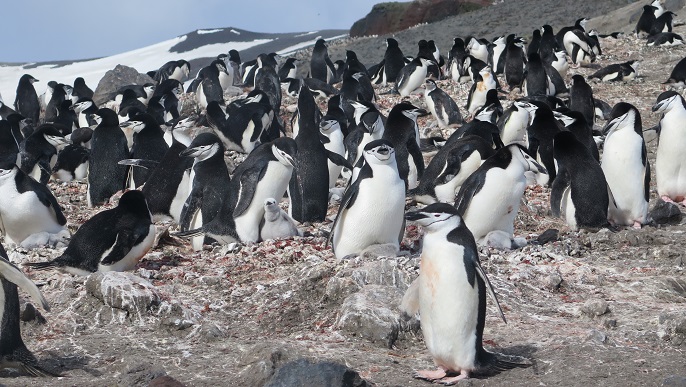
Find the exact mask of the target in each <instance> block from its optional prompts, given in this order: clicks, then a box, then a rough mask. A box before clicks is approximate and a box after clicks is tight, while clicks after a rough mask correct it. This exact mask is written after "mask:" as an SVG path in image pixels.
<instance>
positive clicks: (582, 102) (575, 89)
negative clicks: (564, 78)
mask: <svg viewBox="0 0 686 387" xmlns="http://www.w3.org/2000/svg"><path fill="white" fill-rule="evenodd" d="M569 109H570V110H576V111H578V112H580V113H582V114H583V115H584V119H585V120H586V124H588V126H589V127H590V128H591V129H592V128H593V125H594V124H595V100H594V99H593V89H592V88H591V86H590V85H589V84H588V83H586V80H585V79H584V77H583V76H582V75H579V74H576V75H574V76H572V86H571V87H570V88H569Z"/></svg>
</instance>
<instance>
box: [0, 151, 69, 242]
mask: <svg viewBox="0 0 686 387" xmlns="http://www.w3.org/2000/svg"><path fill="white" fill-rule="evenodd" d="M0 197H2V200H0V233H1V234H4V235H5V240H6V241H7V242H8V243H14V244H17V245H23V246H27V247H28V246H29V245H32V244H33V241H31V242H29V241H28V240H27V239H28V238H29V237H31V236H32V235H34V234H39V233H47V234H49V235H48V236H47V237H48V239H49V241H46V242H50V244H53V243H52V241H54V240H56V239H55V237H57V238H59V237H61V235H63V234H64V233H66V234H67V235H68V231H67V228H66V224H67V219H66V218H65V217H64V215H63V214H62V209H61V208H60V206H59V204H57V200H56V199H55V196H54V195H53V194H52V192H51V191H50V189H49V188H48V187H47V186H46V185H43V184H40V183H38V182H37V181H35V180H33V179H32V178H31V177H30V176H28V175H27V174H26V173H24V172H23V171H21V170H20V169H19V168H18V167H17V166H16V165H15V164H14V162H13V161H4V162H2V163H0ZM53 235H54V236H55V237H53Z"/></svg>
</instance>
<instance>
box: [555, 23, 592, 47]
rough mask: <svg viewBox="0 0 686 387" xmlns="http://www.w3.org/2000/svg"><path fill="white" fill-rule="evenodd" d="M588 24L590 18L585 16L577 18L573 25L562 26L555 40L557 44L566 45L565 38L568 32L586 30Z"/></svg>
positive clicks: (559, 45)
mask: <svg viewBox="0 0 686 387" xmlns="http://www.w3.org/2000/svg"><path fill="white" fill-rule="evenodd" d="M586 24H588V19H586V18H585V17H584V18H580V19H576V21H575V22H574V25H573V26H568V27H562V28H560V30H559V31H557V34H555V40H556V41H557V46H558V47H564V46H565V44H564V38H565V35H566V34H567V32H569V31H574V30H578V31H581V32H586Z"/></svg>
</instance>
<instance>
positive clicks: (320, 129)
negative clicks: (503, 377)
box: [0, 0, 686, 384]
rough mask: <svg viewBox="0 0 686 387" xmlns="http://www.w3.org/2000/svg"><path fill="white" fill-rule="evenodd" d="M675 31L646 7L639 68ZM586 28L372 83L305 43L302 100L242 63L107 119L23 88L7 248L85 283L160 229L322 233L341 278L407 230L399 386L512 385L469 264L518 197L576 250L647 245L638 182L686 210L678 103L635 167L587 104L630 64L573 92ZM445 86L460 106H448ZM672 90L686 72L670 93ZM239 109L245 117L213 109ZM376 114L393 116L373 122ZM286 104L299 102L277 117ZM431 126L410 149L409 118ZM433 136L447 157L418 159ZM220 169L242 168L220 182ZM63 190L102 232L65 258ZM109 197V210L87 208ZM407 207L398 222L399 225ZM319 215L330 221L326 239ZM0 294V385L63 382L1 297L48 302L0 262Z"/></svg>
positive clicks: (160, 81)
mask: <svg viewBox="0 0 686 387" xmlns="http://www.w3.org/2000/svg"><path fill="white" fill-rule="evenodd" d="M673 16H674V14H673V13H671V12H669V11H665V10H664V9H662V7H661V5H660V3H659V1H658V0H656V1H654V2H652V3H651V4H650V5H646V6H645V7H644V8H643V14H642V16H641V18H640V20H639V21H638V23H637V25H636V30H635V32H636V35H637V37H647V44H648V45H650V46H665V47H671V46H675V45H678V44H682V43H683V41H682V39H681V37H680V36H678V35H677V34H675V33H673V32H672V20H673ZM585 25H586V19H579V20H577V21H576V23H575V24H574V26H569V27H565V28H562V29H560V30H559V31H558V32H557V33H554V31H553V28H552V27H551V26H549V25H545V26H542V27H541V28H540V29H537V30H534V31H533V38H532V39H531V40H530V41H528V39H526V38H524V37H520V36H515V35H509V36H506V37H505V36H499V37H496V38H495V39H493V40H492V41H488V40H486V39H480V38H476V37H467V38H465V39H462V38H455V41H454V45H453V47H452V48H451V49H450V50H449V55H448V58H447V60H446V59H445V58H444V57H443V56H442V55H441V54H440V53H439V50H438V48H437V47H436V45H435V43H434V42H433V41H425V40H422V41H420V42H419V43H418V46H419V52H418V54H417V56H416V57H408V56H405V55H404V53H403V52H402V51H401V50H400V48H399V47H398V42H397V41H396V40H395V39H393V38H388V39H387V49H386V52H385V55H384V59H383V61H382V62H381V63H378V64H372V65H371V66H369V67H366V66H365V65H364V64H362V61H361V59H362V58H358V57H357V55H356V54H355V53H354V52H352V51H348V52H347V53H346V58H345V60H339V61H336V62H333V61H332V59H331V58H330V57H329V55H328V50H327V44H326V42H325V41H324V40H322V39H319V40H317V42H316V43H315V45H314V49H313V53H312V57H311V61H310V63H309V72H308V74H307V77H304V78H298V77H299V75H298V74H299V72H298V66H301V65H303V63H298V61H297V60H295V58H280V57H279V56H277V55H276V54H273V53H272V54H261V55H259V56H258V57H257V58H255V60H253V61H248V62H242V61H241V58H240V54H239V53H238V52H237V51H235V50H231V52H229V53H228V54H220V55H218V57H217V59H216V60H214V61H213V62H212V63H210V64H209V65H208V66H206V67H204V68H202V69H200V70H199V71H198V72H197V76H196V77H195V78H193V77H192V76H191V75H192V73H191V68H190V64H189V63H188V62H187V61H185V60H178V61H172V62H168V63H165V64H163V65H162V66H161V67H160V68H159V69H158V70H156V71H151V72H150V73H149V75H151V77H152V78H153V79H154V80H155V83H149V84H144V85H122V87H121V88H120V89H119V90H118V91H117V92H116V93H114V94H112V95H111V101H110V102H108V103H106V104H104V105H102V106H97V105H96V104H95V102H94V101H93V100H92V97H93V92H92V90H90V88H89V87H88V86H87V85H86V84H85V82H84V81H83V79H82V78H77V79H76V80H74V85H73V86H71V85H66V84H61V83H57V82H54V81H50V82H48V83H47V89H46V91H45V93H44V94H43V95H41V96H40V97H39V95H38V93H37V92H36V89H35V84H36V83H37V82H40V81H39V80H37V79H35V78H33V77H32V76H31V75H29V74H25V75H23V76H22V77H21V78H20V79H19V81H18V87H17V94H16V95H17V97H16V101H15V103H14V105H13V108H14V109H12V108H10V107H9V106H7V105H5V104H4V103H2V105H0V116H1V118H2V120H0V197H2V200H1V201H0V232H1V233H2V236H3V238H4V243H5V244H9V245H13V246H14V245H16V246H21V247H25V248H32V247H37V246H45V245H48V246H51V247H55V246H59V245H66V249H65V250H64V251H63V252H62V253H61V254H55V256H54V257H53V259H51V260H48V261H46V262H33V263H24V264H23V266H24V267H30V268H33V269H34V270H48V269H58V270H61V271H64V272H67V273H71V274H75V275H89V274H90V273H93V272H96V271H127V270H133V269H135V267H136V265H137V264H138V262H139V261H140V260H141V259H142V258H143V257H144V256H145V255H146V253H147V252H148V251H150V249H151V248H152V247H153V244H154V239H155V234H156V227H155V223H154V222H155V221H167V222H173V223H174V224H176V225H178V227H179V232H178V233H176V235H177V236H180V237H184V238H193V241H192V245H193V248H194V249H196V250H199V249H202V246H203V244H224V245H227V244H238V243H243V244H248V243H259V242H261V241H264V240H267V239H276V238H293V237H302V236H303V235H305V236H307V234H308V232H306V231H304V230H305V227H304V225H309V224H311V223H319V224H320V225H321V227H322V229H325V232H326V233H328V236H329V237H328V241H327V244H330V245H331V248H332V251H333V254H334V255H335V257H336V258H337V259H347V258H351V257H354V256H358V255H360V254H361V253H362V252H364V251H365V249H367V248H369V247H371V246H374V245H388V246H390V247H391V248H392V249H393V250H394V251H395V252H396V253H398V252H399V251H400V249H401V241H402V238H403V235H404V230H405V226H406V221H409V222H414V223H416V224H417V225H419V226H421V227H422V228H423V230H424V237H423V241H422V244H423V247H422V252H421V269H420V275H419V277H418V279H417V280H416V281H415V282H414V283H413V284H412V286H410V288H409V289H408V291H407V293H406V294H405V296H404V297H403V300H402V307H401V308H402V309H403V311H404V312H406V313H407V314H410V315H413V314H415V313H419V315H420V317H421V327H422V331H423V334H424V339H425V342H426V345H427V347H428V350H429V353H430V354H431V356H432V358H433V359H434V361H435V363H436V366H437V367H438V369H437V370H435V371H432V370H423V371H417V373H416V374H415V377H417V378H421V379H426V380H429V381H433V382H437V383H442V384H454V383H456V382H457V381H458V380H460V379H464V378H467V377H470V376H476V375H491V374H495V373H498V372H501V371H504V370H507V369H511V368H515V367H528V366H529V365H531V363H530V362H528V361H527V360H526V359H522V358H517V357H512V356H510V357H508V356H505V355H501V354H497V353H491V352H488V351H486V350H485V349H484V348H483V345H482V340H483V330H484V323H485V313H486V299H487V296H489V297H490V298H491V299H492V301H493V302H494V303H495V304H496V306H497V309H498V311H499V312H500V315H501V317H502V319H503V321H505V315H504V314H503V312H502V310H501V309H500V306H499V305H498V300H497V296H496V294H495V292H494V290H493V287H492V286H491V284H490V281H489V280H488V277H487V275H486V273H485V271H484V269H483V268H482V267H481V265H480V263H479V253H478V246H490V247H494V248H501V249H516V248H520V247H522V246H523V245H525V244H526V243H527V242H526V239H524V238H520V237H516V236H515V231H516V230H515V218H516V216H517V213H518V208H519V205H520V202H521V200H522V197H523V195H524V192H525V189H526V187H527V185H528V186H532V185H536V184H540V185H546V186H548V187H550V198H549V199H550V210H551V214H552V216H555V217H560V218H562V219H564V220H565V222H566V223H567V225H568V226H569V227H570V228H571V229H573V230H576V229H579V228H588V229H593V230H596V229H599V228H603V227H608V228H611V229H613V230H615V229H617V228H620V227H626V226H628V227H634V228H640V227H642V226H643V225H648V224H651V219H650V217H649V216H648V201H649V199H650V198H649V187H650V183H651V182H650V170H651V167H653V168H655V175H656V180H657V181H656V186H657V193H658V195H659V197H660V198H661V199H662V200H664V201H666V202H671V203H678V204H681V205H686V156H684V153H683V149H684V144H683V142H684V139H685V138H686V101H685V100H684V98H683V97H682V96H681V94H679V93H678V92H677V91H674V90H667V91H665V92H663V93H662V94H660V95H659V96H658V98H657V101H656V103H655V105H654V106H653V107H652V110H653V111H654V112H657V113H660V114H662V118H661V120H660V123H659V128H658V136H659V145H658V148H657V158H656V162H655V165H654V166H651V165H650V163H649V162H648V159H647V151H646V143H645V141H644V139H643V131H644V129H643V127H642V120H641V116H640V113H639V110H638V109H637V107H636V106H633V105H631V104H629V103H626V102H620V103H617V104H616V105H615V106H614V107H609V106H606V105H607V104H606V103H604V102H603V101H601V100H599V99H597V98H594V96H593V84H594V82H631V81H633V80H635V79H637V77H639V74H638V61H636V60H629V61H627V62H624V63H613V64H608V65H607V66H605V67H602V68H600V69H599V70H598V71H596V72H595V73H593V74H592V75H590V76H589V77H588V78H584V77H583V76H581V75H574V76H572V77H570V76H568V74H567V71H568V69H569V68H570V67H574V68H575V67H579V66H588V65H590V64H591V63H594V62H596V61H598V62H601V60H602V51H601V47H600V43H599V42H600V41H599V39H598V37H599V35H598V33H597V31H587V30H586V29H585ZM611 38H616V35H612V36H611V37H608V39H611ZM443 82H459V83H465V82H467V83H471V88H470V90H469V93H468V95H466V96H465V99H464V100H461V99H456V98H454V96H451V95H450V94H448V93H447V92H445V91H444V90H442V89H441V87H440V84H441V83H443ZM685 82H686V58H685V59H684V60H682V61H681V62H679V64H677V66H676V67H675V68H674V70H673V72H672V73H671V75H670V76H669V78H668V79H667V80H666V81H665V82H664V85H665V86H664V87H665V88H677V89H680V88H683V86H684V84H685ZM184 87H185V88H186V89H185V90H184ZM389 87H390V91H386V92H385V93H382V92H381V91H382V90H388V89H389ZM236 88H239V90H242V91H244V92H246V93H247V95H243V96H241V97H239V98H237V99H233V100H228V99H227V97H226V95H227V92H228V91H229V90H230V89H234V90H235V89H236ZM387 93H391V94H399V95H400V96H401V97H402V98H403V100H402V101H401V102H399V103H397V104H395V105H394V106H392V107H391V108H390V109H386V108H382V106H383V103H382V101H383V99H384V98H386V97H385V96H384V95H385V94H387ZM286 97H292V98H296V99H297V104H296V108H295V111H294V113H293V114H292V116H290V117H289V115H288V114H286V112H285V109H284V107H283V106H282V100H283V98H286ZM184 104H189V105H192V106H190V107H189V106H184ZM322 106H325V107H326V110H325V111H322ZM181 112H192V115H182V114H181ZM463 114H464V116H463ZM429 115H430V116H431V118H428V119H426V120H425V121H426V122H428V123H429V126H428V127H422V125H421V124H420V123H418V117H423V116H429ZM289 118H290V121H289ZM597 119H602V120H605V121H606V124H605V126H604V127H602V126H600V125H597V123H596V120H597ZM431 130H433V131H434V132H438V133H441V135H442V136H434V137H427V136H426V135H425V133H427V132H430V131H431ZM225 152H235V153H239V154H243V155H244V156H243V157H242V158H243V160H244V161H242V162H241V163H240V164H238V165H231V166H228V165H227V163H226V160H225ZM427 159H428V160H430V161H429V162H428V163H426V160H427ZM71 180H75V181H80V182H81V183H80V184H83V185H86V187H87V188H86V192H87V194H86V196H87V202H88V205H89V207H96V208H98V210H99V211H98V213H97V214H95V215H94V216H92V217H91V218H90V219H88V220H86V221H85V222H84V223H83V224H82V225H81V226H80V227H79V228H78V229H77V230H76V231H75V232H74V233H73V235H71V237H70V236H69V231H68V228H67V219H66V217H65V216H64V214H63V213H62V209H61V207H60V205H59V203H58V202H57V200H56V199H55V196H54V195H53V193H52V191H51V189H50V186H49V185H48V183H49V182H51V181H65V182H68V181H71ZM120 192H124V193H123V195H121V197H120V198H119V200H118V203H117V204H116V206H114V207H112V208H109V209H105V208H102V207H103V206H107V205H108V203H110V202H111V201H112V197H113V196H115V195H117V194H118V193H120ZM408 199H409V201H410V206H411V207H416V208H414V211H408V212H406V204H407V200H408ZM339 200H340V202H339V203H338V204H336V203H337V201H339ZM330 203H332V204H333V205H334V206H337V207H338V211H337V212H336V214H335V215H334V216H331V217H327V210H328V208H329V205H330ZM284 207H287V211H286V210H284V209H283V208H284ZM0 282H2V288H0V292H1V293H0V295H1V296H2V297H0V300H2V302H3V303H4V305H3V306H2V308H0V316H1V317H2V318H1V319H0V320H2V327H1V328H2V331H0V343H2V348H1V349H0V355H2V358H0V368H14V369H18V370H20V371H21V372H24V373H27V374H29V375H34V376H54V375H57V373H56V372H52V371H49V370H45V369H43V368H41V367H40V366H39V365H38V362H37V360H36V358H35V357H34V356H33V355H32V354H31V352H30V351H29V350H28V349H27V348H26V347H25V346H24V344H23V342H22V340H21V335H20V332H19V326H18V303H19V301H18V298H17V286H18V287H20V288H21V289H23V290H25V291H26V292H28V293H29V294H30V295H31V296H32V297H33V298H35V299H37V300H38V301H39V302H40V303H41V304H42V305H43V308H44V309H45V310H48V305H47V302H46V301H45V299H44V298H43V296H42V295H41V294H40V292H39V291H38V289H37V288H36V286H35V285H34V284H33V283H32V282H31V281H30V280H29V279H28V278H26V276H25V275H24V274H23V273H22V271H20V270H19V269H17V267H16V266H14V265H13V264H12V263H10V262H9V261H8V260H7V257H6V253H5V251H4V249H3V248H2V245H1V244H0Z"/></svg>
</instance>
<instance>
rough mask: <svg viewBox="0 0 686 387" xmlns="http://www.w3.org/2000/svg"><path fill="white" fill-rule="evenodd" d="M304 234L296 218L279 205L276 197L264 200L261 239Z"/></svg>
mask: <svg viewBox="0 0 686 387" xmlns="http://www.w3.org/2000/svg"><path fill="white" fill-rule="evenodd" d="M294 236H302V233H301V232H300V230H298V226H297V225H296V224H295V220H293V218H291V217H290V216H288V214H287V213H286V211H284V210H282V209H281V207H279V203H277V202H276V199H274V198H268V199H266V200H265V201H264V217H263V218H262V222H260V241H266V240H271V239H283V238H290V237H294Z"/></svg>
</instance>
